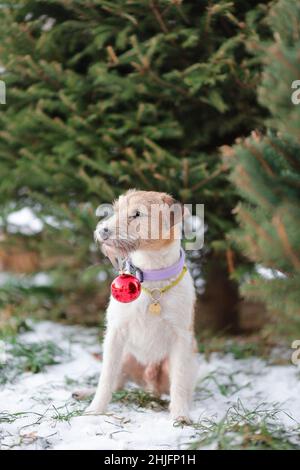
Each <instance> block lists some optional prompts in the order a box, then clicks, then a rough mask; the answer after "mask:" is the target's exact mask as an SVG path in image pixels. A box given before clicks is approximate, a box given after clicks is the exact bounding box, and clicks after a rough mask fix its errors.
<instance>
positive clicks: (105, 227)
mask: <svg viewBox="0 0 300 470" xmlns="http://www.w3.org/2000/svg"><path fill="white" fill-rule="evenodd" d="M174 203H175V201H174V200H173V198H172V197H171V196H170V195H168V194H166V193H159V192H154V191H138V190H130V191H128V192H127V193H126V194H125V195H123V196H120V198H119V199H118V201H117V202H116V203H115V204H114V214H113V215H112V217H110V218H109V219H107V220H105V221H104V222H100V223H99V224H98V226H97V229H96V231H95V238H96V240H97V241H98V242H100V243H101V245H102V246H103V249H104V251H105V252H106V253H107V254H110V256H111V255H112V254H113V255H114V254H119V255H122V256H123V257H125V256H128V254H130V258H131V262H132V264H133V265H134V266H136V267H137V268H139V269H140V270H147V271H149V270H163V269H164V268H168V267H171V266H173V265H176V263H178V260H179V257H180V250H181V223H182V217H183V215H182V214H183V211H182V207H181V206H180V207H181V211H180V217H179V219H180V220H176V215H174V214H176V212H175V213H174V212H172V217H171V219H172V220H171V224H170V225H169V226H168V224H167V223H166V224H165V220H164V215H163V211H162V212H161V214H162V215H160V216H158V217H157V216H156V217H154V218H153V214H152V212H151V208H152V207H153V205H154V206H156V207H159V209H161V208H163V207H164V208H165V207H166V206H167V207H170V206H172V205H173V204H174ZM177 206H178V204H177ZM167 213H169V212H167ZM156 214H157V213H156ZM167 226H168V229H170V230H169V236H167V237H166V236H165V233H166V232H165V228H166V227H167ZM121 227H122V228H121ZM150 227H151V230H150ZM124 228H125V229H126V230H124ZM153 229H154V232H155V234H156V236H154V237H153V235H151V234H152V233H153ZM125 232H126V233H125ZM124 233H125V235H124ZM176 279H178V275H177V276H175V277H172V278H169V279H164V280H160V281H144V282H143V284H142V285H143V288H146V289H147V288H148V290H149V289H153V288H163V287H165V286H169V285H170V284H172V286H171V288H170V289H169V290H167V291H165V292H164V293H163V294H162V295H161V298H160V299H159V303H160V307H161V311H160V313H159V314H152V313H151V312H149V304H150V303H151V298H150V296H149V291H148V292H147V290H145V289H143V291H142V292H141V295H140V296H139V297H138V298H137V299H136V300H134V301H133V302H131V303H120V302H118V301H117V300H115V299H114V298H113V297H111V298H110V302H109V306H108V308H107V327H106V334H105V339H104V345H103V365H102V372H101V376H100V380H99V383H98V387H97V390H96V393H95V396H94V398H93V400H92V403H91V405H90V406H89V407H88V409H87V413H92V414H101V413H104V412H105V411H106V409H107V406H108V404H109V402H110V400H111V397H112V392H113V391H114V390H116V389H117V388H120V387H123V386H124V385H125V382H126V381H127V380H133V381H135V382H136V383H138V384H139V385H141V386H144V387H145V388H146V389H148V390H151V391H152V392H154V393H157V394H161V393H170V412H171V417H172V418H173V419H180V420H185V421H188V420H189V405H190V402H191V398H192V393H193V389H194V384H195V378H196V357H195V340H194V328H193V316H194V303H195V289H194V285H193V280H192V277H191V275H190V273H189V272H188V271H187V272H186V273H185V275H184V276H181V277H180V282H177V283H176V282H175V284H174V281H176ZM173 284H174V285H173Z"/></svg>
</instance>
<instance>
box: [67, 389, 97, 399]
mask: <svg viewBox="0 0 300 470" xmlns="http://www.w3.org/2000/svg"><path fill="white" fill-rule="evenodd" d="M94 392H95V391H94V390H91V389H87V388H86V389H81V390H75V391H74V392H73V393H72V398H74V400H77V401H81V400H86V399H87V398H89V397H91V396H92V395H93V394H94Z"/></svg>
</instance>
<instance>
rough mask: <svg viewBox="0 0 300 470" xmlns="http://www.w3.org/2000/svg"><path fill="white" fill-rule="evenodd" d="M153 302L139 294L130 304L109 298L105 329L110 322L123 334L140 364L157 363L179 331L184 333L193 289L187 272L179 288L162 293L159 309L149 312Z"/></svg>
mask: <svg viewBox="0 0 300 470" xmlns="http://www.w3.org/2000/svg"><path fill="white" fill-rule="evenodd" d="M153 303H154V301H153V300H152V299H151V296H150V295H149V294H148V293H146V292H144V291H143V292H142V293H141V295H140V297H139V298H138V299H137V300H135V301H134V302H132V303H129V304H121V303H120V302H117V301H115V300H114V299H111V301H110V305H109V309H108V312H107V313H108V326H109V324H110V323H113V324H114V325H115V327H117V328H121V329H122V330H123V331H124V332H125V335H126V349H127V350H129V351H130V352H132V353H133V354H134V355H135V356H136V357H137V358H138V359H139V360H140V361H141V362H149V361H159V360H161V359H162V358H163V357H165V356H166V355H167V354H168V352H169V350H170V347H171V345H172V342H173V340H174V335H176V332H178V330H187V329H188V327H189V325H190V323H191V317H192V311H193V303H194V287H193V283H192V280H191V278H190V275H189V273H187V275H186V277H185V278H184V279H183V280H182V281H181V283H180V284H179V285H177V286H176V287H174V288H173V289H170V291H169V292H167V293H165V294H163V295H162V296H161V298H160V300H159V305H160V309H159V311H157V312H155V310H153V309H151V304H153Z"/></svg>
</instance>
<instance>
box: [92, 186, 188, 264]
mask: <svg viewBox="0 0 300 470" xmlns="http://www.w3.org/2000/svg"><path fill="white" fill-rule="evenodd" d="M184 216H185V213H184V209H183V206H182V205H181V204H180V203H179V202H177V201H175V200H174V199H173V197H172V196H170V195H169V194H167V193H160V192H156V191H139V190H135V189H132V190H129V191H127V192H126V193H125V194H124V195H122V196H120V197H119V199H118V200H117V201H116V202H115V203H114V205H113V214H112V215H111V216H110V217H109V218H106V219H105V220H103V221H101V222H99V223H98V225H97V228H96V230H95V240H96V241H97V242H98V243H100V244H101V245H102V247H103V249H104V252H105V253H106V254H107V252H108V251H109V250H110V251H114V252H115V253H116V254H117V255H120V256H127V255H128V253H130V252H132V251H135V250H137V249H143V250H157V249H159V248H161V247H163V246H166V245H168V244H169V243H171V242H172V241H173V240H174V239H175V238H180V237H181V223H182V219H183V217H184Z"/></svg>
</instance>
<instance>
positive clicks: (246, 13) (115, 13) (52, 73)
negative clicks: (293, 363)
mask: <svg viewBox="0 0 300 470" xmlns="http://www.w3.org/2000/svg"><path fill="white" fill-rule="evenodd" d="M256 4H259V1H257V2H256V1H254V2H247V1H244V2H237V1H235V2H228V1H227V0H221V1H218V2H217V1H201V2H200V1H194V0H186V1H183V2H182V1H180V0H160V1H158V0H150V1H149V0H141V1H125V0H113V1H109V0H105V1H104V0H88V1H87V0H76V1H70V0H39V1H36V0H35V1H33V0H27V1H26V0H23V1H22V0H21V1H19V2H16V1H15V0H14V1H11V0H8V1H6V2H5V4H4V5H3V6H2V8H1V9H0V15H1V16H0V18H1V19H0V21H1V30H0V60H1V65H3V67H4V69H5V72H4V74H3V79H4V80H5V82H6V86H7V105H6V106H5V107H1V110H0V111H1V115H0V173H1V181H0V204H1V208H2V213H3V214H4V222H5V216H6V215H7V214H8V213H9V212H10V211H12V210H15V209H16V208H18V207H24V206H29V207H31V208H32V209H33V210H34V211H35V212H36V213H37V215H38V216H39V217H41V218H42V220H43V221H44V224H45V228H44V231H43V232H42V234H41V236H40V237H36V239H34V240H32V244H33V245H35V246H36V249H37V250H39V251H40V253H41V254H42V256H43V257H44V258H48V257H50V258H52V259H54V260H56V261H58V256H59V255H61V260H60V261H59V262H53V263H52V264H51V263H50V265H51V269H52V271H53V275H54V276H55V279H56V285H59V289H60V292H62V293H66V292H67V293H68V295H70V293H71V292H82V290H83V291H84V292H85V291H86V289H88V293H89V294H90V293H91V290H92V287H91V286H94V289H99V285H98V283H97V282H96V274H97V270H89V271H87V272H85V271H84V270H85V269H86V268H87V267H88V266H90V265H91V263H93V262H95V259H96V258H95V253H94V252H93V251H91V234H92V231H93V229H94V226H95V222H96V218H95V208H96V207H97V206H98V205H99V204H100V203H102V202H108V201H111V200H112V199H113V198H115V197H116V196H117V195H118V194H120V193H121V192H122V191H124V190H125V189H128V188H130V187H139V188H141V189H151V190H163V191H168V192H170V193H172V194H173V195H174V196H175V197H176V198H178V199H179V200H181V201H183V202H188V203H205V209H206V213H205V217H206V223H207V224H208V226H209V230H208V232H207V234H206V248H205V251H206V253H207V254H208V258H207V262H206V267H207V269H206V271H207V272H208V274H207V276H208V278H210V279H211V280H212V284H214V282H215V280H214V278H215V277H216V276H215V275H214V272H213V270H214V268H213V266H214V267H215V266H216V265H217V269H218V270H219V275H220V276H221V278H223V280H224V282H223V283H222V286H223V287H220V288H219V290H218V292H217V293H216V294H218V295H216V296H215V298H216V299H217V298H218V297H219V298H220V299H221V304H223V306H225V305H226V302H223V300H222V296H223V294H222V289H223V290H224V291H225V292H226V291H228V285H229V284H232V282H231V281H230V280H229V276H228V270H227V263H226V256H225V253H226V249H227V247H228V243H227V242H226V238H225V235H226V233H227V232H228V230H230V229H232V227H233V226H234V220H233V217H232V215H231V207H232V205H233V204H235V201H236V194H235V191H234V190H233V188H232V187H231V186H230V185H229V184H228V182H227V180H226V176H225V174H224V167H223V165H222V164H220V162H219V159H218V155H217V148H218V147H219V146H220V145H222V144H231V143H232V142H233V141H234V139H235V138H236V137H237V136H239V135H247V134H248V133H249V131H250V130H251V129H252V128H253V127H256V126H260V125H261V121H262V116H263V114H264V113H263V111H262V109H261V108H260V107H259V106H258V104H257V102H256V94H255V90H256V84H257V81H258V72H259V63H258V62H257V61H255V60H253V58H252V56H251V54H249V53H248V52H247V50H246V46H245V45H246V44H247V42H248V41H249V40H250V39H251V40H252V39H253V38H255V37H256V35H257V33H256V28H257V27H259V28H260V29H261V30H262V31H264V26H263V22H262V20H263V17H264V10H265V7H257V8H256ZM49 216H50V218H49ZM53 220H55V224H53V223H51V221H52V222H53ZM210 259H213V260H214V261H213V263H211V262H210ZM216 260H217V261H216ZM48 266H49V265H48ZM49 269H50V268H49ZM220 270H221V271H220ZM83 272H85V274H84V275H83ZM209 272H210V274H209ZM87 273H90V274H87ZM209 276H210V277H209ZM92 279H94V280H95V282H94V284H93V282H92ZM54 285H55V284H54ZM62 286H63V288H62ZM94 292H95V290H94ZM64 298H68V296H65V297H64ZM236 302H237V290H236V286H235V287H234V295H233V296H232V298H231V301H230V303H229V305H228V306H227V307H226V308H225V310H226V311H225V312H224V315H225V316H224V319H223V320H222V321H221V323H225V324H226V322H227V323H228V319H227V320H226V318H225V317H226V314H228V312H229V313H230V314H232V319H230V322H234V321H235V320H236V318H235V316H236V312H235V307H236ZM219 308H220V304H218V305H217V306H216V307H215V308H214V311H215V313H216V315H218V311H219ZM221 326H224V325H221Z"/></svg>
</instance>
